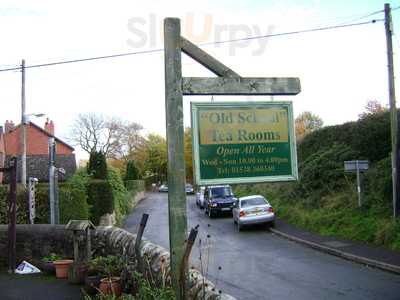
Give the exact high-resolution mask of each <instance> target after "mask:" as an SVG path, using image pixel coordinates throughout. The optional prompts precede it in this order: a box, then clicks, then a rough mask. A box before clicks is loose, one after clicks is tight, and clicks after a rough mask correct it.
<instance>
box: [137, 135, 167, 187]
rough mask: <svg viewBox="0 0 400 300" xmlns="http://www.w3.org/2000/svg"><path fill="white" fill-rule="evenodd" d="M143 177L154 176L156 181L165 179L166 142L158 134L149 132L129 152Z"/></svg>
mask: <svg viewBox="0 0 400 300" xmlns="http://www.w3.org/2000/svg"><path fill="white" fill-rule="evenodd" d="M130 157H131V158H132V159H134V160H135V162H136V166H137V167H138V169H139V170H140V173H141V174H142V176H143V177H145V178H147V177H154V180H156V181H165V180H166V179H167V160H168V158H167V142H166V140H165V138H164V137H162V136H161V135H158V134H154V133H153V134H149V135H148V136H146V138H145V139H144V140H143V141H142V143H141V144H140V145H139V146H138V147H137V148H136V149H135V150H134V151H133V152H132V153H131V155H130Z"/></svg>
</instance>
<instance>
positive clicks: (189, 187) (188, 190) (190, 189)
mask: <svg viewBox="0 0 400 300" xmlns="http://www.w3.org/2000/svg"><path fill="white" fill-rule="evenodd" d="M185 190H186V194H194V189H193V186H192V185H191V184H190V183H186V185H185Z"/></svg>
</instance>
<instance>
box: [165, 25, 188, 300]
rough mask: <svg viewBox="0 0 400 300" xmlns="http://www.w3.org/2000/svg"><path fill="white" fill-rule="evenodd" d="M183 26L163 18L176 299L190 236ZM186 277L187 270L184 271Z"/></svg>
mask: <svg viewBox="0 0 400 300" xmlns="http://www.w3.org/2000/svg"><path fill="white" fill-rule="evenodd" d="M180 32H181V26H180V21H179V19H175V18H167V19H165V20H164V59H165V106H166V110H165V112H166V122H167V147H168V211H169V243H170V251H171V278H172V285H173V288H174V290H175V298H176V299H177V300H184V299H185V298H184V294H185V289H186V280H183V281H182V280H180V276H179V274H180V270H181V267H180V266H181V264H182V257H183V255H184V251H185V241H186V239H187V217H186V214H187V213H186V193H185V182H186V179H185V157H184V127H183V103H182V101H183V97H182V64H181V38H180V36H181V33H180ZM184 272H185V276H184V277H185V279H186V277H187V276H186V275H187V273H188V270H184Z"/></svg>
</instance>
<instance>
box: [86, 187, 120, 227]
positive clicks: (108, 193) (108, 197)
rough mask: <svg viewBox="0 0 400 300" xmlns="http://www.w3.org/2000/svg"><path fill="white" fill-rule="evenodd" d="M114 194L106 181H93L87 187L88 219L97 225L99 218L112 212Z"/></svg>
mask: <svg viewBox="0 0 400 300" xmlns="http://www.w3.org/2000/svg"><path fill="white" fill-rule="evenodd" d="M114 201H115V200H114V194H113V190H112V186H111V184H110V183H109V182H108V181H106V180H98V179H93V180H91V181H90V183H89V186H88V204H89V205H90V217H91V220H92V222H93V223H94V224H95V225H97V224H98V223H99V220H100V217H101V216H103V215H104V214H111V213H113V212H114V208H115V204H114Z"/></svg>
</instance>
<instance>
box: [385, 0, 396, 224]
mask: <svg viewBox="0 0 400 300" xmlns="http://www.w3.org/2000/svg"><path fill="white" fill-rule="evenodd" d="M392 32H393V25H392V15H391V8H390V4H389V3H385V33H386V48H387V59H388V81H389V103H390V121H391V135H392V188H393V217H394V218H396V217H398V216H399V208H400V201H399V197H400V191H399V180H398V170H399V167H400V162H399V142H398V136H397V132H398V123H397V108H396V93H395V88H394V71H393V45H392Z"/></svg>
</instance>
